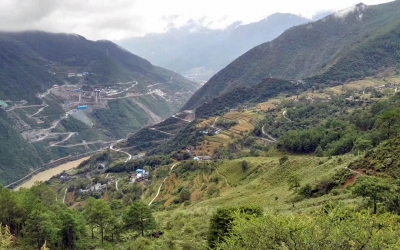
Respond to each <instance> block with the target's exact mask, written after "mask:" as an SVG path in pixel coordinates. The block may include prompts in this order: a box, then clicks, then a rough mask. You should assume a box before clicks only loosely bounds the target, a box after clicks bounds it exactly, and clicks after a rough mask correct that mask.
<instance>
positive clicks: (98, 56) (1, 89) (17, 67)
mask: <svg viewBox="0 0 400 250" xmlns="http://www.w3.org/2000/svg"><path fill="white" fill-rule="evenodd" d="M0 43H1V44H2V46H1V50H2V53H1V57H0V65H2V67H1V71H0V76H1V80H2V83H3V84H1V86H0V99H7V98H8V99H11V100H21V99H27V100H33V97H34V96H35V94H36V93H37V92H43V89H44V88H49V87H51V86H52V85H53V84H57V83H58V84H59V83H62V82H63V81H66V80H70V79H68V73H74V72H89V73H90V75H89V76H88V77H86V78H85V83H88V84H102V85H107V84H110V83H115V82H127V81H132V80H137V81H140V82H141V84H142V83H143V85H144V86H147V85H149V84H151V83H157V82H159V83H166V87H165V88H164V89H165V90H167V91H168V90H169V87H172V91H176V89H177V88H179V89H181V90H182V91H191V90H195V89H196V88H197V85H196V84H194V83H193V82H190V81H188V80H186V79H184V78H183V77H182V76H179V75H178V74H175V73H172V72H170V71H168V70H165V69H162V68H159V67H155V66H153V65H152V64H151V63H150V62H148V61H146V60H144V59H142V58H140V57H138V56H136V55H133V54H131V53H130V52H128V51H126V50H124V49H122V48H121V47H119V46H118V45H116V44H114V43H112V42H109V41H97V42H94V41H89V40H86V39H85V38H84V37H82V36H79V35H73V34H52V33H45V32H39V31H30V32H15V33H11V32H7V33H5V32H3V33H0ZM171 79H173V81H171ZM49 83H50V84H49Z"/></svg>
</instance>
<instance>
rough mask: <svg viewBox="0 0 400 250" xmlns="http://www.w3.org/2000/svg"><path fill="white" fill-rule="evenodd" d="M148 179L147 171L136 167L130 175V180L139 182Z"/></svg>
mask: <svg viewBox="0 0 400 250" xmlns="http://www.w3.org/2000/svg"><path fill="white" fill-rule="evenodd" d="M148 179H149V172H146V171H145V170H143V169H140V168H139V169H136V171H135V172H134V173H133V174H132V175H131V182H132V183H134V182H141V181H145V180H148Z"/></svg>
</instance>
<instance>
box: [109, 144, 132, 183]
mask: <svg viewBox="0 0 400 250" xmlns="http://www.w3.org/2000/svg"><path fill="white" fill-rule="evenodd" d="M122 140H123V139H121V140H118V141H117V142H116V143H118V142H120V141H122ZM114 145H115V143H113V144H111V145H110V149H111V150H113V151H116V152H121V153H124V154H126V155H127V156H128V159H126V160H125V163H126V162H128V161H129V160H131V159H132V155H131V154H130V153H128V152H125V151H122V150H121V149H115V148H114ZM117 190H118V188H117Z"/></svg>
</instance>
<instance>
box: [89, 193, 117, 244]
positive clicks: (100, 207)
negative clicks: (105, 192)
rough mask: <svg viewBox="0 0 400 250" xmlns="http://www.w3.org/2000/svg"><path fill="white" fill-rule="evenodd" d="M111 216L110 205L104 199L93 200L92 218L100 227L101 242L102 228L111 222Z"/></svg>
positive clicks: (102, 241)
mask: <svg viewBox="0 0 400 250" xmlns="http://www.w3.org/2000/svg"><path fill="white" fill-rule="evenodd" d="M113 217H114V216H113V215H112V212H111V209H110V206H109V205H108V204H107V203H106V202H105V201H104V200H102V199H100V200H95V202H94V206H93V210H92V218H93V219H94V224H95V225H96V226H97V227H98V228H99V229H100V234H101V244H103V243H104V230H105V228H106V227H107V226H109V225H110V224H112V222H113Z"/></svg>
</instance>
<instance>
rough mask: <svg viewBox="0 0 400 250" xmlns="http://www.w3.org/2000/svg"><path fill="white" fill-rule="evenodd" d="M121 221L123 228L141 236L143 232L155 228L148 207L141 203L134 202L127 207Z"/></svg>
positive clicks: (154, 222)
mask: <svg viewBox="0 0 400 250" xmlns="http://www.w3.org/2000/svg"><path fill="white" fill-rule="evenodd" d="M123 220H124V224H125V228H127V229H130V230H134V231H137V232H140V233H141V234H142V236H144V232H145V231H147V230H151V229H154V228H155V226H156V221H155V220H154V217H153V215H152V213H151V210H150V208H149V206H147V205H146V204H144V203H142V202H134V203H133V204H132V205H131V206H130V207H128V209H127V211H126V213H125V215H124V216H123Z"/></svg>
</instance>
